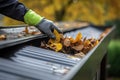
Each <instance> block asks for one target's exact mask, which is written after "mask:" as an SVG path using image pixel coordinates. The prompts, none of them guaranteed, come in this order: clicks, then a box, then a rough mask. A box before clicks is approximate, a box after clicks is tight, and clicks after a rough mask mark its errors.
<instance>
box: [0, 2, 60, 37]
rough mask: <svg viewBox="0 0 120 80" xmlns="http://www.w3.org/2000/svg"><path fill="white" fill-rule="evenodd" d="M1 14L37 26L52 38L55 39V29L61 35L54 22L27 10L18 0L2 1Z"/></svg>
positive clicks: (0, 3) (0, 5) (0, 4)
mask: <svg viewBox="0 0 120 80" xmlns="http://www.w3.org/2000/svg"><path fill="white" fill-rule="evenodd" d="M0 13H1V14H3V15H6V16H8V17H11V18H13V19H16V20H19V21H23V22H25V23H27V24H29V25H32V26H35V27H37V28H38V29H39V30H40V31H41V32H43V33H44V34H47V35H48V36H49V37H50V38H55V36H54V35H53V33H52V31H53V30H54V29H56V30H57V31H58V32H59V33H61V31H60V30H59V29H58V28H57V27H56V26H55V25H54V24H53V22H52V21H50V20H47V19H44V18H43V17H41V16H40V15H38V14H37V13H35V12H34V11H32V10H30V9H28V8H26V7H25V6H24V5H23V4H22V3H20V2H18V0H0Z"/></svg>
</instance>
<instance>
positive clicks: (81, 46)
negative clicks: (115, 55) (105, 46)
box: [40, 30, 99, 57]
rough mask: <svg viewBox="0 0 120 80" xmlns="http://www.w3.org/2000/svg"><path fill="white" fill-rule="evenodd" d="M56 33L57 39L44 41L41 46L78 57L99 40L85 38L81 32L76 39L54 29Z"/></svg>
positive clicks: (83, 54) (82, 55)
mask: <svg viewBox="0 0 120 80" xmlns="http://www.w3.org/2000/svg"><path fill="white" fill-rule="evenodd" d="M54 34H55V36H56V39H55V40H54V39H50V40H49V41H48V42H45V41H42V42H41V45H40V46H41V47H42V48H46V49H50V50H54V51H57V52H62V53H65V54H71V55H74V56H77V57H84V56H85V54H86V53H88V51H90V50H91V49H92V48H93V47H95V46H96V45H97V44H98V42H99V40H97V39H95V38H91V39H87V38H83V37H82V34H81V33H80V32H79V33H78V34H77V36H76V38H75V39H74V38H72V37H63V34H59V33H58V32H57V31H56V30H54Z"/></svg>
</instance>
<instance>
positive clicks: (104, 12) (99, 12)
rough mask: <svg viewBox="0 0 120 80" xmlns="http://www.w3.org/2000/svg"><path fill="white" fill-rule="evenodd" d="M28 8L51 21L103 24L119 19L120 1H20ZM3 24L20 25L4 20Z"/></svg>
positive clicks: (7, 19)
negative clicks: (78, 21)
mask: <svg viewBox="0 0 120 80" xmlns="http://www.w3.org/2000/svg"><path fill="white" fill-rule="evenodd" d="M20 2H22V3H24V4H25V5H26V6H27V7H28V8H30V9H32V10H34V11H36V12H37V13H38V14H40V15H41V16H44V17H46V18H48V19H51V20H53V21H75V20H80V21H89V22H92V23H94V24H104V23H105V22H106V21H108V20H114V19H118V18H120V11H118V10H120V5H119V3H120V0H114V1H113V0H34V1H31V0H20ZM4 24H6V25H10V24H12V25H13V24H22V23H21V22H18V21H15V20H12V19H9V18H6V17H5V18H4Z"/></svg>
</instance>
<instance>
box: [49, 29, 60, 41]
mask: <svg viewBox="0 0 120 80" xmlns="http://www.w3.org/2000/svg"><path fill="white" fill-rule="evenodd" d="M53 33H54V35H55V37H56V39H50V40H49V41H48V43H58V42H60V39H61V34H59V33H58V32H57V30H55V29H54V32H53Z"/></svg>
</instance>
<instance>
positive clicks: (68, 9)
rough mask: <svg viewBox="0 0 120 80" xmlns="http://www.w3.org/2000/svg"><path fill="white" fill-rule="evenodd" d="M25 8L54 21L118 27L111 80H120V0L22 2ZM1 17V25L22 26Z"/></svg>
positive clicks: (112, 48)
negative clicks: (85, 22) (84, 22)
mask: <svg viewBox="0 0 120 80" xmlns="http://www.w3.org/2000/svg"><path fill="white" fill-rule="evenodd" d="M19 1H20V2H22V3H23V4H25V5H26V7H28V8H30V9H32V10H34V11H35V12H37V13H38V14H40V15H41V16H44V17H45V18H47V19H50V20H53V21H55V22H61V21H87V22H90V23H93V24H95V25H104V26H105V25H116V33H115V36H114V38H113V39H112V40H111V42H110V44H109V46H108V64H107V71H108V73H107V76H108V80H120V77H119V76H120V11H119V10H120V0H34V1H32V0H19ZM22 24H24V23H23V22H19V21H16V20H13V19H10V18H8V17H5V16H2V15H0V25H22Z"/></svg>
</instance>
